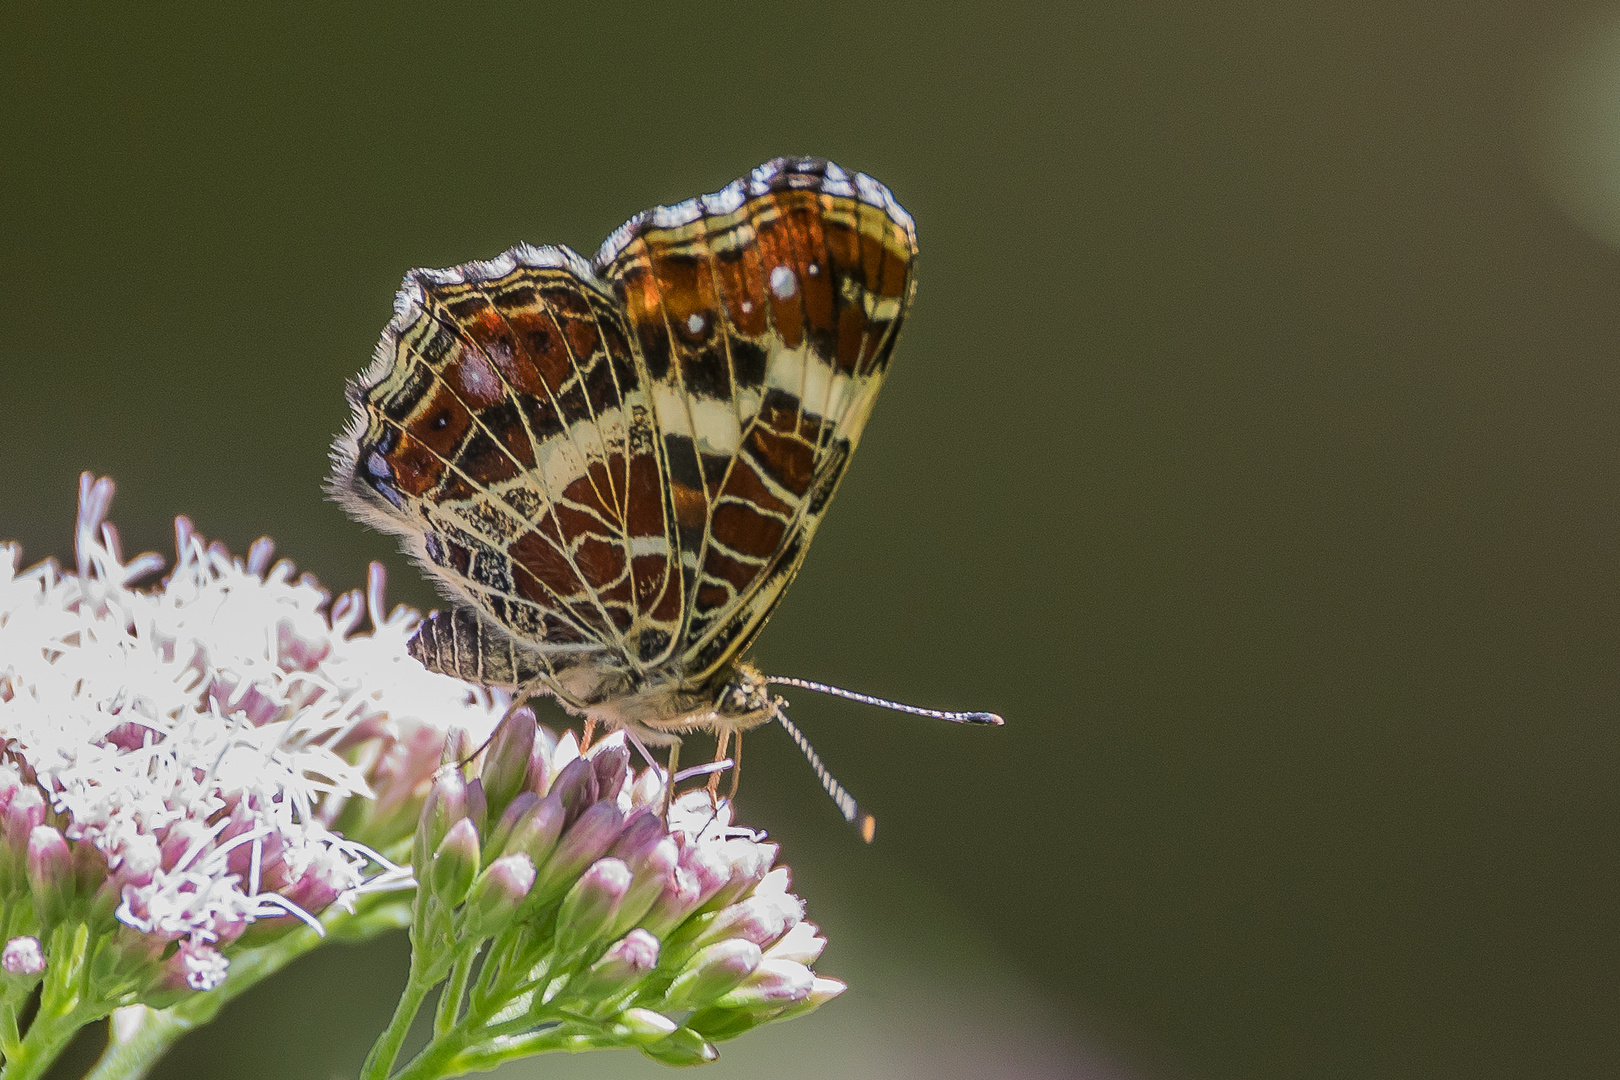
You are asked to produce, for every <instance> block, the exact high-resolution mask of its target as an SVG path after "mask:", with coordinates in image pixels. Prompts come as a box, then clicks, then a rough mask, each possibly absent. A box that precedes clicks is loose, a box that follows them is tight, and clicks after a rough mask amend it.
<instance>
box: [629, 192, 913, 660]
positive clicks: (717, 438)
mask: <svg viewBox="0 0 1620 1080" xmlns="http://www.w3.org/2000/svg"><path fill="white" fill-rule="evenodd" d="M858 179H859V180H860V181H861V182H862V184H863V187H864V189H865V190H862V189H860V188H857V186H856V182H855V179H854V178H851V177H850V176H849V175H848V174H845V173H844V172H843V171H842V170H840V169H839V168H838V167H837V166H836V165H832V164H830V163H823V162H818V161H807V162H776V163H772V165H770V166H764V167H762V168H761V169H759V170H756V171H755V173H754V174H752V175H751V176H749V177H746V178H744V179H743V180H740V181H738V182H736V183H735V184H733V185H732V186H730V187H728V188H727V189H725V190H724V191H722V192H720V193H718V194H716V195H713V196H706V197H704V198H702V199H694V200H692V201H690V202H688V203H684V204H681V205H679V206H676V207H669V208H660V209H659V210H655V211H653V212H651V213H650V214H647V215H644V216H643V217H641V218H639V219H636V220H633V221H632V222H631V223H629V225H628V226H627V227H626V228H625V229H621V230H620V231H619V233H617V234H615V236H614V237H613V238H611V239H610V240H609V241H608V243H607V244H606V245H604V247H603V251H602V253H601V254H600V255H598V257H597V267H598V271H599V273H600V274H601V276H602V277H603V278H604V279H605V280H606V281H608V282H609V283H610V284H611V285H612V286H613V288H614V290H615V295H616V296H617V297H618V298H619V299H620V300H621V301H622V302H623V305H624V309H625V312H626V314H627V317H628V319H629V324H630V328H631V331H632V332H633V333H634V334H635V336H636V339H637V342H638V343H639V344H640V347H641V352H642V355H643V356H644V357H645V359H646V362H647V370H648V374H649V376H650V377H651V379H652V381H653V400H654V403H655V405H656V406H657V417H658V424H659V428H660V430H661V431H662V434H663V440H664V449H665V462H666V468H667V474H668V481H669V484H670V487H671V495H672V502H673V504H674V506H675V507H676V514H677V520H678V522H679V536H680V541H681V552H682V566H683V570H684V572H685V574H686V575H687V579H688V581H689V582H690V585H689V590H688V591H689V593H690V600H689V601H688V603H687V611H686V618H685V620H684V621H683V624H682V628H681V643H680V644H681V652H680V654H679V661H680V663H681V664H682V666H683V668H684V670H685V672H686V674H687V675H688V676H689V677H690V678H692V679H693V680H694V681H702V679H703V678H704V677H705V676H706V675H707V674H708V673H709V672H711V671H713V670H715V669H717V668H719V667H721V666H723V665H724V664H726V663H727V662H728V661H729V660H731V659H732V658H734V657H735V655H736V654H737V652H739V651H740V650H741V649H742V648H745V647H746V645H747V644H748V642H749V641H751V640H752V638H753V636H754V634H755V633H757V632H758V630H759V628H760V626H761V625H763V623H764V620H765V618H766V617H767V616H768V615H769V614H770V610H771V609H772V608H773V607H774V606H775V603H776V601H777V599H778V597H779V596H780V595H781V592H782V590H783V589H784V588H786V586H787V584H788V583H789V582H790V581H791V580H792V577H793V575H794V573H795V572H796V571H797V569H798V566H799V563H800V562H801V560H802V559H803V557H804V553H805V550H806V548H807V545H808V544H809V541H810V538H811V536H812V535H813V533H814V531H815V528H816V526H817V524H818V523H819V521H820V517H821V513H822V511H823V510H824V508H825V506H826V503H827V500H828V499H829V498H830V497H831V495H832V492H833V489H834V488H835V487H836V485H837V483H838V481H839V479H840V478H841V477H842V475H843V471H844V468H845V466H846V464H847V462H848V459H849V454H850V451H851V450H853V449H854V446H855V443H856V441H857V440H858V439H859V437H860V433H861V428H862V426H863V425H864V424H865V421H866V417H867V415H868V414H869V412H870V409H871V404H872V400H873V398H874V397H875V395H876V394H877V390H878V386H879V383H880V381H881V379H882V374H883V368H884V366H885V364H886V362H887V358H888V355H889V351H890V350H891V349H892V348H893V344H894V339H895V337H896V335H897V334H898V332H899V328H900V322H901V319H902V317H903V315H904V309H905V306H906V303H907V301H908V300H909V298H910V295H911V289H912V270H913V266H914V262H915V256H916V240H915V235H914V232H913V229H912V226H911V221H910V218H909V217H907V216H906V215H905V213H904V211H901V210H899V208H898V207H897V206H895V205H894V202H893V199H892V198H889V197H888V195H887V192H886V191H885V190H884V189H883V188H881V186H880V185H876V184H875V183H873V182H871V181H869V180H867V179H866V178H865V177H859V178H858ZM863 196H866V197H865V198H863Z"/></svg>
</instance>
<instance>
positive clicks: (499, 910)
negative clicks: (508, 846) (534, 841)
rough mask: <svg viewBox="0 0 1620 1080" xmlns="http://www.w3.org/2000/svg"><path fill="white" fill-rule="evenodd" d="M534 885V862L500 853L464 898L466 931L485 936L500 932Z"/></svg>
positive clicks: (524, 857) (527, 858)
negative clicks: (466, 912)
mask: <svg viewBox="0 0 1620 1080" xmlns="http://www.w3.org/2000/svg"><path fill="white" fill-rule="evenodd" d="M533 887H534V863H532V862H530V861H529V857H528V856H527V855H524V854H522V853H521V852H518V853H514V854H512V855H502V856H501V857H500V858H498V859H496V860H495V861H494V862H492V863H490V864H489V869H488V870H485V871H484V873H483V876H481V877H480V878H479V879H478V883H477V884H476V885H474V886H473V891H472V895H471V896H470V897H468V898H467V911H468V913H469V914H468V919H467V932H468V933H469V934H472V935H476V936H479V937H487V936H489V935H491V934H494V933H496V932H497V931H499V930H500V928H501V927H503V926H505V925H506V924H507V923H508V922H510V921H511V919H512V916H513V915H514V914H516V913H517V909H518V906H519V905H520V904H522V903H523V898H524V897H525V896H528V895H529V890H530V889H531V888H533Z"/></svg>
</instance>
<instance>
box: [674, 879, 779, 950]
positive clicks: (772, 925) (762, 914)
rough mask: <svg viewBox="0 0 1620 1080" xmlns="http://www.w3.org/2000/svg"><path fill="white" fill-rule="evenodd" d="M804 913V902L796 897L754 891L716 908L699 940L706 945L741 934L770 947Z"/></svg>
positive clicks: (755, 942) (746, 939) (760, 945)
mask: <svg viewBox="0 0 1620 1080" xmlns="http://www.w3.org/2000/svg"><path fill="white" fill-rule="evenodd" d="M803 917H804V905H803V903H802V902H801V901H800V900H799V898H798V897H796V896H793V895H792V894H788V895H782V894H776V895H769V894H767V895H764V896H761V895H759V894H757V893H756V894H755V895H753V896H750V897H748V898H747V899H746V900H742V901H739V902H738V903H735V904H732V905H731V906H730V907H728V908H722V909H721V910H720V911H719V912H717V913H716V915H715V919H714V922H712V923H710V924H709V927H708V929H707V930H705V931H704V933H703V934H702V935H701V936H700V937H699V939H698V944H699V945H700V946H702V945H707V944H709V943H710V942H712V941H718V940H720V939H721V938H723V937H740V938H742V939H743V940H745V941H752V942H753V943H754V944H755V945H758V946H759V947H760V948H762V949H765V948H769V947H770V946H772V945H774V944H776V941H777V939H778V938H780V937H781V936H782V935H783V934H785V933H787V932H788V930H789V929H791V928H792V927H794V926H796V925H797V924H798V922H799V920H800V919H801V918H803Z"/></svg>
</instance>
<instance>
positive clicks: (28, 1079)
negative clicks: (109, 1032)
mask: <svg viewBox="0 0 1620 1080" xmlns="http://www.w3.org/2000/svg"><path fill="white" fill-rule="evenodd" d="M91 940H92V939H91V936H90V928H89V927H88V926H86V925H84V924H83V923H62V924H61V925H59V926H57V927H56V929H55V930H53V931H51V941H50V948H49V950H48V951H47V953H46V956H47V962H48V966H47V968H46V973H45V982H44V985H43V986H42V987H41V988H40V997H39V1012H37V1013H36V1014H35V1015H34V1020H33V1022H32V1023H30V1024H29V1025H28V1034H26V1035H24V1036H23V1037H22V1041H21V1042H20V1043H18V1044H17V1046H16V1051H15V1052H14V1053H13V1054H11V1055H10V1056H9V1057H8V1059H7V1061H6V1064H5V1068H3V1069H0V1080H33V1078H34V1077H37V1076H40V1075H42V1074H43V1073H44V1072H45V1070H46V1069H48V1068H50V1066H51V1063H52V1062H53V1061H55V1060H56V1057H57V1055H58V1054H60V1053H61V1052H62V1048H63V1047H65V1046H67V1044H68V1043H70V1042H72V1041H73V1036H74V1035H76V1034H78V1031H79V1029H80V1028H81V1027H83V1026H84V1025H86V1024H88V1023H90V1022H91V1021H93V1020H99V1019H101V1018H102V1017H103V1016H106V1015H107V1014H108V1013H109V1012H111V1011H112V1004H111V1003H110V1002H106V1001H103V1000H101V999H100V998H99V997H95V996H93V995H92V994H91V993H90V989H91V987H90V986H89V967H90V953H91V951H92V945H91Z"/></svg>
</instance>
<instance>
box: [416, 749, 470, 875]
mask: <svg viewBox="0 0 1620 1080" xmlns="http://www.w3.org/2000/svg"><path fill="white" fill-rule="evenodd" d="M466 816H467V783H466V781H465V780H463V779H462V778H461V770H460V769H458V768H456V767H455V766H454V765H447V766H444V767H443V768H441V769H439V771H438V773H437V774H436V775H435V776H434V778H433V786H432V787H431V788H429V789H428V794H427V799H426V800H424V801H423V803H422V814H421V817H420V819H419V820H418V821H417V824H416V844H415V854H414V855H413V856H412V858H411V865H413V866H415V867H416V868H417V870H418V872H420V871H421V870H422V869H423V868H425V867H426V866H427V865H428V862H429V860H430V858H431V856H432V854H433V853H434V852H435V851H437V850H438V849H439V844H440V843H441V842H442V841H443V840H444V837H445V834H446V833H448V832H449V831H450V827H451V826H452V825H454V824H455V823H456V822H458V821H460V820H462V819H463V818H465V817H466Z"/></svg>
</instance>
